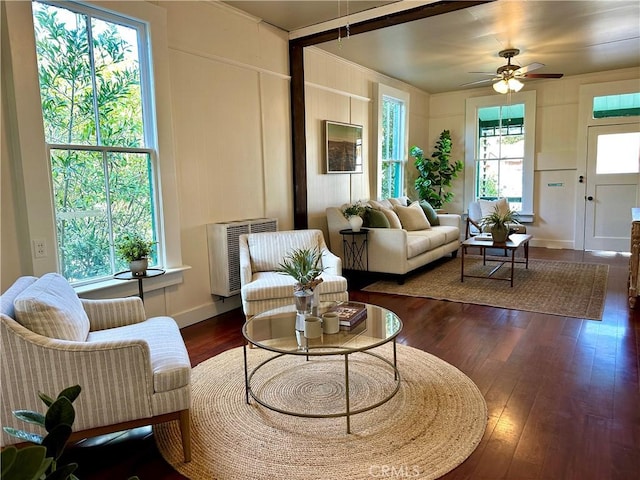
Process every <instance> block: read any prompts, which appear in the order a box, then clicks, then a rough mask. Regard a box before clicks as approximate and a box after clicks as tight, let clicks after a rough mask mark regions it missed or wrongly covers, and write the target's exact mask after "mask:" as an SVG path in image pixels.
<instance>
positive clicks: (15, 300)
mask: <svg viewBox="0 0 640 480" xmlns="http://www.w3.org/2000/svg"><path fill="white" fill-rule="evenodd" d="M0 336H1V343H2V350H1V352H0V361H1V364H0V371H1V373H2V383H3V385H2V391H1V393H0V401H1V407H0V415H1V417H0V421H1V422H2V425H5V426H11V427H15V428H24V425H23V424H22V423H21V422H20V421H18V420H17V419H16V418H15V417H14V416H13V414H12V411H13V410H17V409H28V410H36V411H39V410H41V408H42V404H41V402H40V400H39V398H38V392H39V391H41V392H44V393H47V394H49V395H55V394H57V393H58V392H59V391H61V390H62V389H63V388H66V387H68V386H71V385H75V384H78V385H80V386H81V387H82V393H81V394H80V396H79V397H78V399H77V400H76V402H75V403H74V407H75V410H76V419H75V422H74V424H73V433H72V435H71V439H70V440H71V441H75V440H79V439H82V438H88V437H92V436H96V435H102V434H105V433H111V432H117V431H120V430H127V429H130V428H135V427H139V426H143V425H150V424H156V423H162V422H167V421H171V420H178V421H179V422H180V429H181V432H182V443H183V445H182V446H183V453H184V459H185V461H189V460H190V459H191V446H190V425H189V408H190V403H191V385H190V374H191V363H190V361H189V356H188V354H187V350H186V348H185V345H184V342H183V340H182V337H181V335H180V331H179V330H178V326H177V325H176V323H175V321H174V320H173V319H172V318H170V317H154V318H149V319H146V317H145V312H144V306H143V304H142V301H141V300H140V299H139V298H137V297H129V298H121V299H110V300H86V299H80V298H78V297H77V295H76V293H75V291H74V290H73V288H71V286H70V285H69V284H68V283H67V281H66V279H64V277H62V276H60V275H58V274H55V273H48V274H46V275H43V276H42V277H40V278H36V277H21V278H19V279H18V280H17V281H16V282H15V283H14V284H13V285H12V286H11V287H10V288H9V289H8V290H7V291H6V292H5V293H4V294H3V295H2V297H1V302H0ZM16 442H18V440H17V439H15V438H14V437H11V436H9V435H7V434H6V433H4V432H2V437H1V442H0V445H2V446H4V445H8V444H11V443H16Z"/></svg>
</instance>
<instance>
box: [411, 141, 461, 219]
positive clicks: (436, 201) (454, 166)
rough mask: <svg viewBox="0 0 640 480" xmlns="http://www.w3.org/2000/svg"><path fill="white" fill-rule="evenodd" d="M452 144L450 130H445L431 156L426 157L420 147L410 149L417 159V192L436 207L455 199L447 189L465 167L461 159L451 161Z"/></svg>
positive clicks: (438, 207) (422, 198)
mask: <svg viewBox="0 0 640 480" xmlns="http://www.w3.org/2000/svg"><path fill="white" fill-rule="evenodd" d="M451 144H452V142H451V134H450V132H449V130H443V132H442V133H441V134H440V138H439V139H438V141H437V142H436V145H435V147H434V152H433V153H432V154H431V158H425V157H424V152H423V151H422V149H421V148H419V147H416V146H413V147H411V150H410V154H411V156H412V157H415V159H416V161H415V163H414V165H415V166H416V169H417V170H418V174H419V176H418V178H416V180H415V183H414V185H415V189H416V192H418V195H419V196H420V199H421V200H426V201H427V202H429V204H430V205H431V206H432V207H433V208H435V209H441V208H442V207H443V205H444V204H445V203H447V202H450V201H451V200H452V199H453V193H452V192H450V191H448V190H447V189H448V188H450V187H451V180H453V179H454V178H456V177H457V176H458V172H460V171H461V170H462V168H463V163H462V162H461V161H460V160H457V161H455V162H453V163H452V162H451V161H450V157H451Z"/></svg>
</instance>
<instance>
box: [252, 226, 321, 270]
mask: <svg viewBox="0 0 640 480" xmlns="http://www.w3.org/2000/svg"><path fill="white" fill-rule="evenodd" d="M247 243H248V245H249V251H250V252H251V270H252V271H254V272H270V271H273V270H277V269H278V268H280V264H281V263H282V262H283V261H284V259H285V257H287V256H288V255H290V254H291V253H292V252H293V251H294V250H296V249H302V248H308V249H314V248H320V245H318V235H317V232H316V231H314V230H296V231H288V232H262V233H259V234H256V235H251V234H249V235H248V237H247Z"/></svg>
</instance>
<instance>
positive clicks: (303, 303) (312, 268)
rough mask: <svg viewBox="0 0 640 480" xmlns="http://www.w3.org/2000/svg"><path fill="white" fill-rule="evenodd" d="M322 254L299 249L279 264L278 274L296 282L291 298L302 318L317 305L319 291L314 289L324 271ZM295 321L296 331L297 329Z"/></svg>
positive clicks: (319, 282) (314, 249) (309, 249)
mask: <svg viewBox="0 0 640 480" xmlns="http://www.w3.org/2000/svg"><path fill="white" fill-rule="evenodd" d="M321 261H322V253H321V252H320V250H319V249H318V248H313V249H311V248H300V249H296V250H294V251H293V252H291V253H290V254H289V255H288V256H287V257H285V259H284V261H283V262H282V263H280V268H279V269H278V270H277V272H278V273H281V274H283V275H290V276H292V277H293V278H294V279H295V280H296V284H295V286H294V287H293V296H294V299H295V303H296V310H297V311H298V313H299V314H301V315H302V317H303V319H302V321H303V322H304V316H305V315H308V314H310V313H311V311H312V309H313V307H317V304H318V303H319V298H320V297H319V291H318V289H317V288H316V287H317V286H318V285H320V284H321V283H322V278H320V274H321V273H322V272H323V271H324V268H322V265H321ZM298 326H299V325H298V322H297V321H296V329H297V330H302V328H298Z"/></svg>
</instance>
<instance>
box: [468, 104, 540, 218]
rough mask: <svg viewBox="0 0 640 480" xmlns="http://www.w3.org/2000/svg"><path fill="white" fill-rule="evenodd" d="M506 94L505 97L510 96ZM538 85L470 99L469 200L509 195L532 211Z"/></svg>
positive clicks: (523, 212)
mask: <svg viewBox="0 0 640 480" xmlns="http://www.w3.org/2000/svg"><path fill="white" fill-rule="evenodd" d="M505 100H506V101H505ZM535 108H536V94H535V92H534V91H528V92H521V93H517V94H511V95H509V96H508V97H507V96H503V95H499V96H496V95H492V96H490V97H476V98H469V99H467V108H466V110H467V112H466V135H465V138H466V144H467V145H469V146H473V148H468V149H467V151H466V152H467V153H466V157H465V169H466V170H465V196H466V197H467V198H468V199H469V201H474V200H478V199H487V200H493V199H496V198H502V197H505V198H507V199H508V201H509V206H510V207H511V208H513V209H515V210H517V211H518V212H520V216H519V220H521V221H531V220H532V214H533V163H534V155H533V152H534V144H535Z"/></svg>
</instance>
